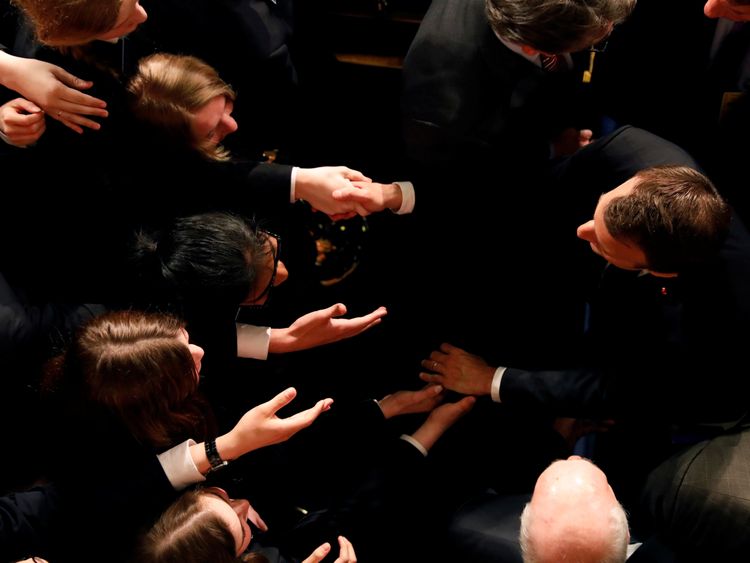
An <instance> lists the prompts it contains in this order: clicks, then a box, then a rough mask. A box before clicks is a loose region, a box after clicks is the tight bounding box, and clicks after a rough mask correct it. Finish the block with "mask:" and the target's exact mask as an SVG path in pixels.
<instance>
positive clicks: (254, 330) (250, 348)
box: [235, 323, 271, 360]
mask: <svg viewBox="0 0 750 563" xmlns="http://www.w3.org/2000/svg"><path fill="white" fill-rule="evenodd" d="M235 326H236V327H237V357H238V358H254V359H256V360H265V359H267V358H268V346H269V345H270V343H271V327H268V326H254V325H246V324H242V323H235Z"/></svg>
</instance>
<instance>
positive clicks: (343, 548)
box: [302, 536, 357, 563]
mask: <svg viewBox="0 0 750 563" xmlns="http://www.w3.org/2000/svg"><path fill="white" fill-rule="evenodd" d="M329 551H331V544H330V543H328V542H326V543H324V544H323V545H321V546H320V547H319V548H318V549H316V550H315V551H313V552H312V554H311V555H310V557H308V558H307V559H305V560H304V561H303V562H302V563H318V562H319V561H323V559H325V557H326V555H328V552H329ZM333 563H357V554H356V553H354V547H353V546H352V544H351V542H350V541H349V540H348V539H346V538H345V537H344V536H339V556H338V558H336V561H334V562H333Z"/></svg>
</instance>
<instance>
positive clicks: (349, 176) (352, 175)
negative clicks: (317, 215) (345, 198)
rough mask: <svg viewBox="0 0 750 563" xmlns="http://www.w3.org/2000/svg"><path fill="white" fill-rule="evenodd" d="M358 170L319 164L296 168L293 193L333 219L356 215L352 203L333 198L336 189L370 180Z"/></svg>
mask: <svg viewBox="0 0 750 563" xmlns="http://www.w3.org/2000/svg"><path fill="white" fill-rule="evenodd" d="M371 181H372V180H371V179H370V178H368V177H367V176H365V175H364V174H362V172H360V171H358V170H352V169H351V168H347V167H346V166H319V167H317V168H298V169H297V176H296V180H295V183H294V191H295V195H296V197H297V198H298V199H304V200H305V201H306V202H307V203H309V204H310V205H311V206H312V208H313V209H316V210H318V211H322V212H323V213H325V214H326V215H329V216H330V217H331V219H333V220H334V221H338V220H341V219H347V218H349V217H353V216H354V215H356V211H355V209H354V204H352V203H349V202H339V201H336V200H335V199H334V198H333V193H334V192H335V191H337V190H341V189H344V188H348V187H351V185H352V184H351V183H352V182H371Z"/></svg>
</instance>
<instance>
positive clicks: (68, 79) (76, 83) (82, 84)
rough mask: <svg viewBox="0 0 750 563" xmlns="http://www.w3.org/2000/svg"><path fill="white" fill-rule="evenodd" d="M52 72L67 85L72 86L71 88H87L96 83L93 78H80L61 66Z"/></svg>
mask: <svg viewBox="0 0 750 563" xmlns="http://www.w3.org/2000/svg"><path fill="white" fill-rule="evenodd" d="M52 74H53V75H54V76H55V78H57V79H58V80H59V81H60V82H62V83H63V84H65V85H66V86H70V87H71V88H76V89H78V90H86V89H87V88H91V87H92V86H93V85H94V83H93V82H91V80H83V79H82V78H78V77H77V76H75V75H73V74H70V73H69V72H68V71H67V70H64V69H62V68H59V67H57V68H56V69H55V70H54V71H52Z"/></svg>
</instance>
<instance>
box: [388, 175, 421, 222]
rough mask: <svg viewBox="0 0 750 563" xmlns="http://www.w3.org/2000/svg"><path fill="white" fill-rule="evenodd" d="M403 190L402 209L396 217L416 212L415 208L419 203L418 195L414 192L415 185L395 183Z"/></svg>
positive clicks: (397, 211) (398, 210)
mask: <svg viewBox="0 0 750 563" xmlns="http://www.w3.org/2000/svg"><path fill="white" fill-rule="evenodd" d="M393 183H394V184H397V185H398V187H400V188H401V207H399V208H398V209H397V210H396V211H394V213H395V214H396V215H406V214H407V213H411V212H412V211H414V206H415V205H416V203H417V194H416V192H415V191H414V184H412V183H411V182H393Z"/></svg>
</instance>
